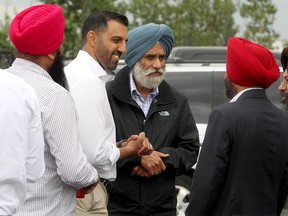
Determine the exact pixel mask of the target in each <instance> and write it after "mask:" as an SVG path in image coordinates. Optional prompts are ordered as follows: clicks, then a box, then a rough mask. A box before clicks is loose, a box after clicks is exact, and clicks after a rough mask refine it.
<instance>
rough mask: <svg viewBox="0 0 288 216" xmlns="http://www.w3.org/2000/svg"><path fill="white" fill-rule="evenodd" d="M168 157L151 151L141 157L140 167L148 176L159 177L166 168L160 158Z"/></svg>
mask: <svg viewBox="0 0 288 216" xmlns="http://www.w3.org/2000/svg"><path fill="white" fill-rule="evenodd" d="M167 157H169V154H164V153H162V152H158V151H153V152H152V153H151V154H150V155H143V156H142V157H141V166H142V167H143V168H144V169H145V170H146V171H147V172H148V174H149V176H153V175H159V174H160V173H161V172H162V171H164V170H166V166H165V164H164V162H163V161H162V158H167Z"/></svg>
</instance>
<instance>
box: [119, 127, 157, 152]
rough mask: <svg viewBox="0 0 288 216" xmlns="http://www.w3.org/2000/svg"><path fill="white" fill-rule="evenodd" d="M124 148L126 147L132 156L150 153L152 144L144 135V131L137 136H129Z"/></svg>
mask: <svg viewBox="0 0 288 216" xmlns="http://www.w3.org/2000/svg"><path fill="white" fill-rule="evenodd" d="M124 146H125V148H128V149H129V151H130V152H131V154H132V156H138V155H146V154H151V152H152V151H153V146H152V145H151V144H150V142H149V141H148V139H147V138H146V137H145V133H144V132H141V133H139V135H138V136H135V135H133V136H130V137H129V138H128V140H127V145H126V143H125V144H124Z"/></svg>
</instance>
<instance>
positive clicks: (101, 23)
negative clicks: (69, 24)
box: [81, 10, 128, 44]
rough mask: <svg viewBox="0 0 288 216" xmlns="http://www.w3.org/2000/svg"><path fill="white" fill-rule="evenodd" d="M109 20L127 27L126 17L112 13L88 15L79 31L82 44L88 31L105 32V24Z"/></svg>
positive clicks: (102, 11) (103, 12)
mask: <svg viewBox="0 0 288 216" xmlns="http://www.w3.org/2000/svg"><path fill="white" fill-rule="evenodd" d="M110 20H114V21H117V22H119V23H121V24H123V25H124V26H127V27H128V18H127V17H126V16H124V15H122V14H119V13H116V12H113V11H107V10H100V11H97V12H96V13H93V14H91V15H89V16H88V17H87V18H86V19H85V21H84V23H83V27H82V30H81V35H82V44H84V43H85V42H86V36H87V33H88V32H89V31H97V32H101V31H103V30H105V29H106V27H107V26H108V24H107V23H108V21H110Z"/></svg>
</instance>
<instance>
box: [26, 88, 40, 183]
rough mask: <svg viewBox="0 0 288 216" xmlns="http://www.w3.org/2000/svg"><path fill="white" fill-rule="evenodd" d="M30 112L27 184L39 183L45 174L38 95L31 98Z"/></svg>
mask: <svg viewBox="0 0 288 216" xmlns="http://www.w3.org/2000/svg"><path fill="white" fill-rule="evenodd" d="M31 101H32V102H31V104H30V107H29V108H30V110H32V116H31V121H30V126H29V130H28V134H27V136H28V148H27V157H26V164H25V167H26V179H27V182H35V181H37V180H38V179H39V178H40V177H41V176H42V175H43V173H44V170H45V162H44V138H43V130H42V123H41V114H40V108H39V104H38V101H37V98H36V95H35V94H33V95H32V98H31Z"/></svg>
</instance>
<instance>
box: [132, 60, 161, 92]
mask: <svg viewBox="0 0 288 216" xmlns="http://www.w3.org/2000/svg"><path fill="white" fill-rule="evenodd" d="M155 72H158V73H160V74H161V75H160V76H149V74H151V73H155ZM132 74H133V77H134V79H135V80H136V81H137V82H138V83H139V84H140V85H141V86H143V87H145V88H148V89H154V88H157V87H158V86H159V85H160V83H161V82H162V81H163V79H164V77H165V68H162V69H159V70H157V69H152V68H151V69H144V68H143V67H142V66H141V64H140V63H139V62H137V63H136V64H135V66H134V67H133V69H132Z"/></svg>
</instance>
